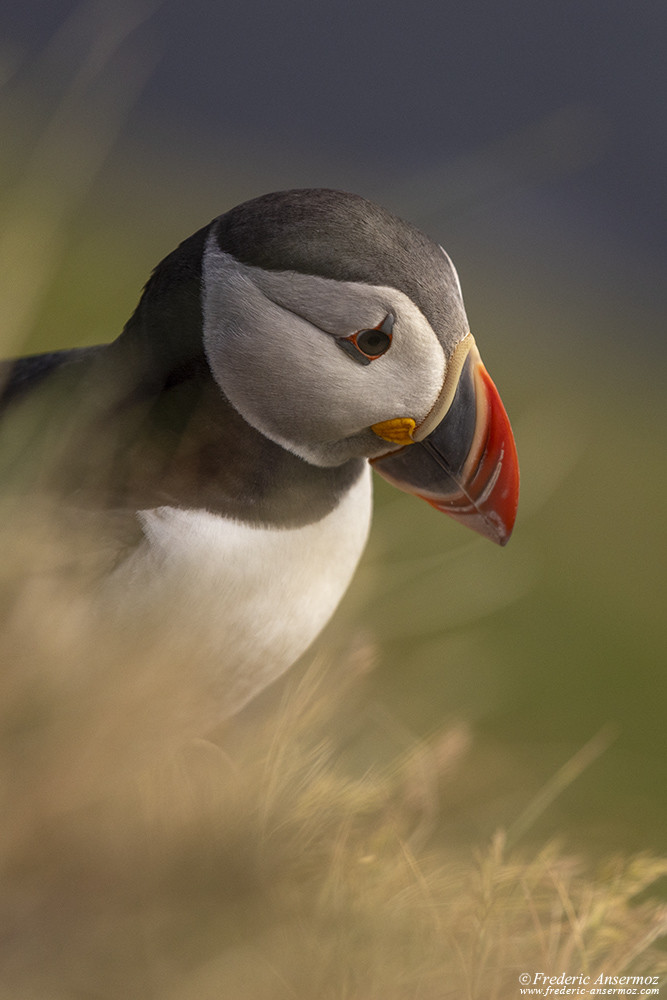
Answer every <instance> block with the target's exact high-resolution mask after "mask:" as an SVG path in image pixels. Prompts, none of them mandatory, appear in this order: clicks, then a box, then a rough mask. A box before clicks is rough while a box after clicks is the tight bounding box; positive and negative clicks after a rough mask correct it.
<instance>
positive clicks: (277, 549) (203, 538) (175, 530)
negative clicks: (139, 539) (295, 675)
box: [115, 466, 371, 717]
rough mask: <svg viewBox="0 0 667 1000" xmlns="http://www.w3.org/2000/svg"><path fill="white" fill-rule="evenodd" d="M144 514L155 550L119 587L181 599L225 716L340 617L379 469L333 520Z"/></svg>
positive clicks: (144, 553)
mask: <svg viewBox="0 0 667 1000" xmlns="http://www.w3.org/2000/svg"><path fill="white" fill-rule="evenodd" d="M139 517H140V520H141V522H142V525H143V528H144V532H145V534H146V538H147V545H145V546H143V547H142V548H141V549H140V550H139V551H138V552H137V553H136V554H135V555H134V556H133V557H132V558H131V559H130V560H128V562H127V563H126V564H125V565H124V566H122V567H121V568H120V569H119V570H118V571H117V573H116V579H115V583H116V584H120V586H121V588H122V589H123V591H124V592H125V593H133V594H134V597H133V598H132V600H133V602H134V600H135V598H136V597H137V592H138V588H140V591H139V592H140V594H141V597H140V601H141V602H144V601H146V600H149V601H150V602H151V603H153V602H154V601H159V600H160V599H161V597H162V596H163V595H169V597H170V598H171V597H173V595H174V594H176V595H177V600H178V609H179V615H180V613H182V614H183V617H184V620H187V623H188V629H189V630H190V632H191V634H193V635H198V637H199V638H200V639H201V649H200V652H201V651H204V652H205V654H206V655H205V656H204V657H200V658H201V659H202V661H203V662H206V663H207V664H211V663H214V664H215V671H216V676H215V677H211V682H212V685H213V686H212V691H213V695H212V696H213V697H215V698H216V699H219V702H220V716H221V717H222V716H224V715H228V714H232V713H233V712H236V711H238V710H239V709H240V708H241V707H242V706H243V705H244V704H245V703H246V702H247V701H249V700H250V699H251V698H252V697H253V696H254V695H255V694H257V693H258V692H259V691H261V690H262V688H264V687H266V686H267V685H268V684H269V683H271V681H273V680H274V679H275V678H276V677H278V676H279V675H280V674H282V673H283V672H284V671H285V670H286V669H287V668H288V667H289V666H291V664H292V663H294V661H295V660H296V659H298V657H299V656H300V655H301V654H302V653H303V652H304V651H305V650H306V649H307V647H308V646H309V645H310V643H311V642H312V641H313V640H314V639H315V637H316V636H317V635H318V634H319V632H320V631H321V630H322V628H323V627H324V626H325V625H326V623H327V622H328V620H329V619H330V617H331V616H332V614H333V612H334V610H335V609H336V607H337V605H338V603H339V601H340V599H341V598H342V596H343V594H344V593H345V591H346V590H347V587H348V585H349V583H350V580H351V579H352V576H353V574H354V571H355V569H356V567H357V564H358V562H359V559H360V557H361V554H362V552H363V549H364V546H365V543H366V539H367V536H368V529H369V526H370V519H371V472H370V467H369V466H366V468H365V469H364V472H363V473H362V475H361V477H360V479H359V480H358V481H357V482H356V483H355V485H354V486H353V487H352V489H350V491H349V492H348V493H347V495H346V496H345V497H344V499H343V500H342V502H341V503H340V504H339V505H338V506H337V507H336V508H335V509H334V510H333V511H332V512H331V513H330V514H328V515H327V516H326V517H325V518H323V519H322V520H320V521H317V522H315V523H313V524H308V525H305V526H304V527H300V528H294V529H276V528H264V527H256V526H252V525H247V524H242V523H240V522H237V521H232V520H227V519H225V518H223V517H220V516H218V515H216V514H211V513H209V512H208V511H204V510H200V511H185V510H179V509H176V508H173V507H159V508H157V509H155V510H146V511H141V512H140V513H139ZM165 606H169V607H173V602H171V601H169V604H168V605H167V604H166V603H165Z"/></svg>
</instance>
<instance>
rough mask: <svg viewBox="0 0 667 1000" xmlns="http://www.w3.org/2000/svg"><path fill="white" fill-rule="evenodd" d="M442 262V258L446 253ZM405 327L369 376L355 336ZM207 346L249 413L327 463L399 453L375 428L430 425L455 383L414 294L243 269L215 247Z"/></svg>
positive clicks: (302, 452)
mask: <svg viewBox="0 0 667 1000" xmlns="http://www.w3.org/2000/svg"><path fill="white" fill-rule="evenodd" d="M438 253H439V256H440V258H441V259H442V256H441V254H440V251H438ZM390 311H391V312H392V313H393V314H394V316H395V317H396V319H395V323H394V327H393V331H392V333H393V339H392V345H391V348H390V349H389V350H388V351H387V353H386V354H385V355H383V356H382V357H381V358H379V359H378V360H376V361H373V362H372V363H371V364H370V365H368V366H363V365H360V364H357V363H356V362H355V361H354V360H353V359H351V358H350V357H348V356H347V355H346V354H345V353H344V352H343V351H341V350H340V348H339V347H338V345H337V344H336V342H335V341H336V338H337V337H346V336H349V335H350V334H351V333H354V332H356V331H358V330H360V329H363V328H365V327H373V326H376V325H377V324H379V323H381V322H382V320H383V319H384V318H385V316H386V315H387V313H388V312H390ZM203 320H204V348H205V351H206V355H207V357H208V360H209V364H210V366H211V370H212V372H213V375H214V377H215V379H216V381H217V382H218V384H219V385H220V387H221V388H222V390H223V392H224V393H225V395H226V396H227V398H228V399H229V401H230V402H231V403H232V405H233V406H234V407H235V408H236V409H237V410H238V412H239V413H241V415H242V416H243V417H244V418H245V419H246V420H247V421H248V423H250V424H251V425H252V426H253V427H255V428H256V429H257V430H259V431H261V432H262V433H263V434H265V435H266V436H267V437H269V438H270V439H271V440H273V441H275V442H276V443H278V444H280V445H282V446H283V447H285V448H287V449H288V450H289V451H292V452H293V453H294V454H297V455H299V456H300V457H302V458H305V459H306V460H307V461H309V462H312V463H313V464H315V465H321V466H327V465H338V464H341V463H342V462H345V461H347V460H348V459H350V458H354V457H370V458H372V457H375V456H377V455H380V454H382V453H384V452H386V451H387V443H386V442H384V441H381V440H380V439H379V438H378V437H377V436H376V435H375V434H374V433H373V431H372V430H371V429H370V428H371V425H372V424H374V423H379V422H380V421H384V420H391V419H394V418H396V417H402V416H405V417H412V418H413V419H414V420H416V421H417V422H419V421H421V420H423V419H424V417H425V416H426V414H427V413H428V412H429V410H430V409H431V407H432V406H433V404H434V402H435V400H436V398H437V396H438V394H439V392H440V389H441V387H442V384H443V379H444V372H445V366H446V355H445V351H444V349H443V345H442V343H441V340H440V339H439V338H438V336H436V333H435V331H434V330H433V328H432V327H431V325H430V323H429V322H428V320H427V319H426V317H425V316H424V315H423V314H422V312H421V311H420V310H419V309H418V308H417V306H416V305H415V304H414V302H412V301H411V300H410V299H409V298H408V297H407V296H406V295H405V294H404V293H403V292H401V291H398V290H397V289H396V288H391V287H386V286H372V285H368V284H357V283H353V282H341V281H338V280H333V279H328V278H322V277H318V276H314V275H304V274H297V273H293V272H279V271H264V270H262V269H260V268H257V267H253V266H247V265H244V264H241V263H239V262H238V261H237V260H235V259H234V258H233V257H232V256H230V255H229V254H227V253H224V252H222V251H221V250H220V248H219V246H218V245H217V243H216V241H215V239H214V238H213V236H211V237H210V238H209V241H208V244H207V247H206V250H205V253H204V266H203Z"/></svg>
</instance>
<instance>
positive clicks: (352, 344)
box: [336, 313, 396, 365]
mask: <svg viewBox="0 0 667 1000" xmlns="http://www.w3.org/2000/svg"><path fill="white" fill-rule="evenodd" d="M395 319H396V317H395V316H394V314H393V313H388V314H387V316H385V318H384V319H383V320H382V322H381V323H379V324H378V326H374V327H372V328H371V329H368V330H357V332H356V333H353V334H352V335H351V336H350V337H341V338H340V339H338V340H337V341H336V343H337V344H338V345H339V347H342V349H343V350H344V351H345V353H346V354H349V355H350V356H351V357H353V358H354V359H355V361H359V362H361V364H362V365H369V364H370V363H371V361H375V359H376V358H379V357H381V356H382V355H383V354H385V353H386V351H388V350H389V348H390V347H391V336H392V334H391V331H392V328H393V326H394V320H395Z"/></svg>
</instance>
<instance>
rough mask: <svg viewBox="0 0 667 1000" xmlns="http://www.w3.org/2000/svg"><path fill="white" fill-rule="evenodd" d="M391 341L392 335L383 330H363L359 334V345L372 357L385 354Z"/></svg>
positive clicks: (360, 348)
mask: <svg viewBox="0 0 667 1000" xmlns="http://www.w3.org/2000/svg"><path fill="white" fill-rule="evenodd" d="M390 343H391V337H390V336H389V335H388V334H387V333H383V332H382V330H362V331H361V333H359V334H357V347H358V348H359V350H360V351H363V352H364V354H368V356H369V357H371V358H375V357H377V356H378V354H384V352H385V351H386V350H387V348H388V347H389V345H390Z"/></svg>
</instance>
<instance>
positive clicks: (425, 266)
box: [216, 188, 468, 350]
mask: <svg viewBox="0 0 667 1000" xmlns="http://www.w3.org/2000/svg"><path fill="white" fill-rule="evenodd" d="M216 238H217V241H218V246H219V247H220V249H221V250H223V251H224V252H225V253H229V254H231V255H232V256H233V257H234V258H235V259H236V260H238V261H239V262H240V263H242V264H249V265H251V266H253V267H258V268H261V269H262V270H264V271H294V272H297V273H298V274H309V275H314V276H317V277H321V278H330V279H332V280H334V281H345V282H353V283H361V284H367V285H374V286H387V287H390V288H396V289H398V290H399V291H401V292H403V293H404V295H406V296H407V297H408V298H409V299H411V301H412V302H414V304H415V305H416V306H417V308H418V309H419V310H420V311H421V312H422V313H423V315H424V316H425V317H426V319H427V320H428V322H429V323H430V324H431V327H432V328H433V330H435V332H436V334H437V336H438V337H439V338H441V339H443V344H444V347H445V349H446V350H447V348H448V346H451V345H448V342H447V341H448V340H449V338H450V337H451V338H452V340H451V344H454V343H457V342H458V341H459V340H461V339H462V338H463V337H464V336H465V334H466V333H467V332H468V328H467V322H466V317H465V311H464V309H463V305H462V302H461V294H460V289H459V285H458V278H457V276H456V272H455V271H454V268H453V266H452V265H451V262H450V261H449V258H448V257H446V255H445V260H444V262H443V252H442V249H441V247H439V246H438V245H437V244H436V243H434V242H433V241H432V240H430V239H429V238H428V237H427V236H426V235H425V234H424V233H422V232H420V230H419V229H417V228H416V227H415V226H412V225H411V224H410V223H408V222H404V221H403V220H402V219H398V218H396V217H395V216H393V215H392V214H391V213H390V212H388V211H386V209H384V208H381V207H380V206H379V205H375V204H373V203H372V202H369V201H366V199H365V198H361V197H359V196H358V195H355V194H348V193H346V192H343V191H329V190H326V189H321V188H316V189H312V190H309V189H305V190H293V191H277V192H273V193H272V194H267V195H263V196H262V197H260V198H255V199H254V200H252V201H248V202H245V203H244V204H242V205H238V206H237V207H236V208H233V209H232V210H231V211H230V212H227V213H226V214H225V215H223V216H221V217H220V218H219V219H218V222H217V225H216Z"/></svg>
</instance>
